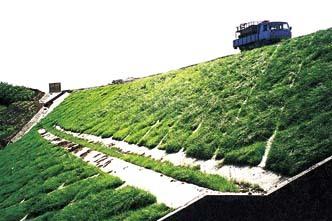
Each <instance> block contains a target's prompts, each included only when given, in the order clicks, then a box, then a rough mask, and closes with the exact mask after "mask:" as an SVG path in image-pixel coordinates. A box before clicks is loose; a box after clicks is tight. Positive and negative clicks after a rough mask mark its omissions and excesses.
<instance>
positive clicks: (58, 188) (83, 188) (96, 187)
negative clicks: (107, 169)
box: [0, 130, 169, 221]
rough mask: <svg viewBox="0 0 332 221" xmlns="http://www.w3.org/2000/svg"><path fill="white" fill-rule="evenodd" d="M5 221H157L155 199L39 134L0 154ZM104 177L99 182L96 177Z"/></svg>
mask: <svg viewBox="0 0 332 221" xmlns="http://www.w3.org/2000/svg"><path fill="white" fill-rule="evenodd" d="M0 174H1V177H0V214H1V216H0V220H6V221H9V220H20V219H22V218H23V217H24V216H26V215H28V217H27V218H28V219H36V220H105V219H108V220H142V221H143V220H144V221H145V220H156V219H158V218H159V217H161V216H163V215H165V214H166V213H167V212H169V209H168V208H167V207H166V206H164V205H162V204H157V203H156V199H155V197H154V196H152V195H151V194H149V193H147V192H144V191H142V190H139V189H136V188H133V187H130V186H127V187H123V188H120V189H116V188H117V187H120V186H121V185H122V184H123V181H121V180H120V179H118V178H116V177H113V176H110V175H109V174H105V173H103V172H102V171H100V170H99V169H97V168H95V167H93V166H89V165H87V164H86V163H84V162H83V161H81V160H80V159H78V158H76V157H75V156H73V155H71V154H70V153H68V152H66V151H65V150H63V149H61V148H56V147H54V146H53V145H51V144H50V143H48V142H47V141H45V140H44V139H42V138H41V137H40V135H39V134H38V133H37V132H36V130H33V131H31V132H29V133H28V134H27V135H26V136H25V137H24V138H23V139H21V140H20V141H18V142H16V143H15V144H10V145H8V146H7V147H6V148H5V149H4V150H1V151H0ZM96 175H98V176H96Z"/></svg>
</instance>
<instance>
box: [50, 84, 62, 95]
mask: <svg viewBox="0 0 332 221" xmlns="http://www.w3.org/2000/svg"><path fill="white" fill-rule="evenodd" d="M48 88H49V92H50V94H52V93H60V92H61V83H60V82H56V83H49V84H48Z"/></svg>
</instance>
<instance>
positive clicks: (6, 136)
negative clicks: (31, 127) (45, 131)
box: [0, 82, 43, 147]
mask: <svg viewBox="0 0 332 221" xmlns="http://www.w3.org/2000/svg"><path fill="white" fill-rule="evenodd" d="M42 96H43V93H42V92H41V91H37V90H32V89H30V88H25V87H20V86H13V85H10V84H7V83H4V82H0V147H3V146H5V145H6V144H7V143H8V142H9V140H10V139H11V138H12V137H13V136H14V135H15V134H16V133H17V132H18V131H19V130H20V129H21V128H22V127H23V126H24V125H25V124H26V123H27V122H28V121H29V120H30V119H31V118H32V117H33V116H34V115H35V114H36V113H37V111H38V110H39V109H40V107H41V105H40V104H39V102H38V100H39V99H40V98H41V97H42Z"/></svg>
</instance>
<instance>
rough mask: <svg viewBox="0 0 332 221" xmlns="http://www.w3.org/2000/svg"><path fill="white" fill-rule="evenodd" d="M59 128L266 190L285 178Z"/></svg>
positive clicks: (57, 127)
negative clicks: (255, 185) (197, 167)
mask: <svg viewBox="0 0 332 221" xmlns="http://www.w3.org/2000/svg"><path fill="white" fill-rule="evenodd" d="M55 128H56V129H57V130H60V131H62V132H65V133H67V134H70V135H72V136H75V137H78V138H82V139H85V140H88V141H90V142H100V143H102V144H104V145H106V146H112V147H115V148H117V149H119V150H120V151H121V152H123V153H134V154H138V155H144V156H146V157H150V158H152V159H155V160H161V161H169V162H171V163H172V164H173V165H180V166H199V167H200V170H201V171H202V172H204V173H208V174H218V175H220V176H223V177H226V178H228V179H230V180H235V181H237V182H247V183H251V184H257V185H259V186H260V187H261V188H262V189H264V190H265V191H268V190H270V189H271V188H273V187H274V186H275V185H277V184H278V183H280V182H282V181H283V180H285V179H286V178H285V177H282V176H280V175H278V174H275V173H273V172H271V171H267V170H264V168H262V167H258V166H256V167H249V166H245V167H239V166H234V165H223V166H220V165H221V163H222V160H215V159H210V160H206V161H203V160H197V159H194V158H190V157H187V156H186V154H185V152H184V150H183V149H182V150H180V151H179V152H177V153H172V154H167V153H166V151H164V150H160V149H158V148H153V149H149V148H147V147H144V146H137V145H135V144H129V143H126V142H125V141H117V140H114V139H112V138H101V137H98V136H94V135H90V134H79V133H75V132H71V131H67V130H64V129H62V128H61V127H59V126H56V127H55Z"/></svg>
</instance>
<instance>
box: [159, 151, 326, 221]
mask: <svg viewBox="0 0 332 221" xmlns="http://www.w3.org/2000/svg"><path fill="white" fill-rule="evenodd" d="M331 171H332V156H331V157H329V158H327V159H325V160H323V161H321V162H319V163H317V164H316V165H314V166H312V167H310V168H309V169H307V170H305V171H304V172H302V173H300V174H298V175H297V176H294V177H292V178H290V179H288V180H286V181H284V182H283V183H281V184H279V185H277V186H276V187H275V188H274V189H273V190H271V191H270V192H269V193H268V194H267V195H260V196H259V195H252V196H250V195H246V196H245V195H243V196H240V195H220V194H207V195H205V196H202V197H201V198H199V199H197V200H195V201H193V202H191V203H190V204H188V205H186V206H184V207H182V208H179V209H177V210H175V211H174V212H172V213H170V214H168V215H166V216H165V217H163V218H161V219H160V220H159V221H178V220H179V221H180V220H191V221H203V220H204V221H215V220H331V219H332V213H331V212H330V209H331V205H332V187H331V183H332V173H331Z"/></svg>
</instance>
